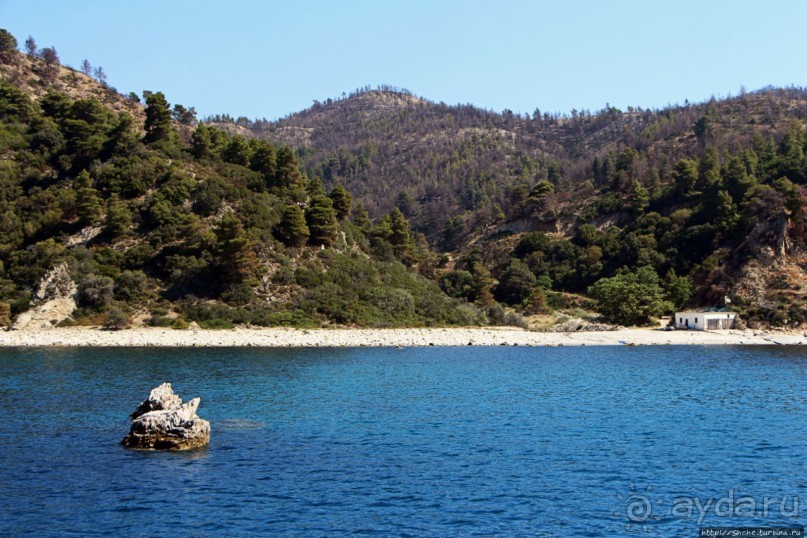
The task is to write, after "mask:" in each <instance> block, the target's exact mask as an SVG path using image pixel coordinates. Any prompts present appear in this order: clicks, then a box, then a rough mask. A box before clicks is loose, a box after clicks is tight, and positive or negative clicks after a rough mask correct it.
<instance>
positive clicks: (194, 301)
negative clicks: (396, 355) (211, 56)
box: [0, 31, 517, 328]
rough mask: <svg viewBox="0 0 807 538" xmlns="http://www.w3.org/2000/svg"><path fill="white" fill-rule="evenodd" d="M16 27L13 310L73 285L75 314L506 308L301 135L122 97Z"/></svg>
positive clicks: (225, 323)
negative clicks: (446, 286)
mask: <svg viewBox="0 0 807 538" xmlns="http://www.w3.org/2000/svg"><path fill="white" fill-rule="evenodd" d="M11 40H14V38H13V36H10V34H8V33H7V32H5V31H0V45H1V46H0V50H2V51H3V54H2V55H0V62H2V63H0V75H2V80H0V318H2V319H0V322H2V324H7V323H9V322H11V321H12V320H13V319H14V318H16V317H17V316H18V314H19V313H21V312H23V311H25V310H27V309H29V308H30V307H31V306H37V305H39V304H41V303H43V302H46V301H47V300H48V299H49V298H51V297H52V296H54V295H56V296H60V295H62V294H66V295H70V294H71V291H70V290H71V286H75V288H76V289H75V293H74V294H73V295H74V296H75V298H76V301H77V305H76V307H77V308H76V309H75V311H73V312H72V315H71V316H70V317H68V318H67V319H65V320H64V321H62V322H61V323H62V324H73V323H79V324H105V325H107V326H109V327H113V328H120V327H125V326H126V325H128V324H129V323H132V322H137V323H141V322H145V323H149V324H152V325H159V326H169V325H170V326H174V327H176V328H183V327H187V324H188V323H189V322H194V321H195V322H197V323H198V324H199V325H201V326H202V327H210V328H226V327H229V326H232V324H234V323H244V324H252V325H295V326H319V325H321V324H328V323H336V324H345V325H352V324H357V325H371V326H399V325H407V326H409V325H411V326H417V325H435V324H438V325H446V324H448V325H450V324H466V325H467V324H486V323H504V322H507V321H508V318H507V315H506V314H505V312H504V310H503V309H502V308H501V307H500V306H498V305H496V304H494V303H492V302H491V303H490V304H487V305H481V306H477V305H474V304H468V303H467V302H464V301H462V300H460V299H455V298H451V297H449V296H447V295H445V294H444V293H443V292H442V291H441V290H440V288H439V286H438V284H437V283H436V282H435V280H433V279H430V278H427V277H429V276H431V277H433V276H434V270H435V266H436V264H437V256H436V254H434V253H433V252H432V251H431V250H430V249H429V247H428V245H427V244H426V242H425V240H424V238H423V237H422V235H419V234H414V233H412V232H411V231H410V229H409V225H408V222H407V220H406V219H405V218H404V216H403V215H402V214H401V213H400V211H397V210H392V211H390V212H389V213H388V214H386V215H384V216H381V217H379V218H377V219H375V220H374V221H371V220H370V219H369V218H368V216H367V213H366V212H365V211H364V209H363V208H362V207H361V204H354V203H353V201H352V197H351V196H350V195H349V194H348V192H347V191H346V190H345V189H343V188H341V187H338V186H337V187H335V188H331V189H329V190H328V191H326V190H325V189H324V188H323V185H322V183H321V182H320V181H319V179H317V178H309V177H307V176H306V174H305V173H303V172H302V171H301V170H300V168H299V163H298V158H297V154H296V152H295V151H294V150H293V149H292V148H290V147H289V146H287V145H283V144H276V145H275V144H272V143H268V142H265V141H261V140H250V141H247V140H245V139H244V138H243V137H239V136H230V135H228V134H227V133H225V132H223V131H221V130H217V129H212V128H207V127H205V126H202V125H200V126H198V127H197V126H196V121H195V118H194V117H193V111H192V109H190V108H185V107H182V106H181V105H175V106H174V107H173V108H172V107H171V106H170V105H169V103H168V102H167V101H166V98H165V96H164V95H163V94H162V93H160V92H156V91H155V92H150V91H149V92H144V95H143V102H142V103H141V100H140V98H139V97H138V96H136V95H130V96H127V97H123V96H121V95H119V94H117V92H116V91H115V90H114V89H112V88H110V87H108V86H107V85H106V84H105V81H104V80H98V77H97V76H96V77H95V80H93V77H91V76H90V74H91V73H88V72H85V73H80V72H77V71H74V70H72V69H69V68H65V67H62V66H60V65H59V64H58V62H57V61H56V60H55V59H53V58H52V56H53V55H54V54H56V53H55V50H54V51H52V53H48V52H43V51H40V50H36V49H35V47H31V48H32V49H33V50H31V51H30V52H29V54H27V55H23V54H21V53H19V52H17V51H16V50H15V48H16V44H15V43H14V44H11V45H10V43H12V41H11ZM14 41H15V40H14ZM57 57H58V56H57ZM87 71H89V69H88V70H87ZM102 82H104V83H102ZM424 275H425V276H424ZM71 281H72V282H71ZM64 314H71V313H70V312H66V313H64ZM513 320H517V318H516V317H511V318H510V321H513ZM52 321H54V322H56V321H58V320H56V319H53V320H52Z"/></svg>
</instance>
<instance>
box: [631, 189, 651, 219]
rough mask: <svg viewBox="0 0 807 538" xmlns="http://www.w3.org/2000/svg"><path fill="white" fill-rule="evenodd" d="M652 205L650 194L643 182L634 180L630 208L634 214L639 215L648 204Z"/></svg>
mask: <svg viewBox="0 0 807 538" xmlns="http://www.w3.org/2000/svg"><path fill="white" fill-rule="evenodd" d="M648 205H650V195H649V194H648V192H647V189H645V188H644V187H643V186H642V184H641V183H639V182H638V181H636V180H634V181H633V183H632V184H631V189H630V208H631V211H632V212H633V214H634V216H639V215H641V214H642V213H644V211H645V209H647V206H648Z"/></svg>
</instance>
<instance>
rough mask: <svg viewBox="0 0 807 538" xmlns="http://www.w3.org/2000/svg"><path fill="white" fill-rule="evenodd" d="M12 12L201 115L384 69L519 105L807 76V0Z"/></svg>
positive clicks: (298, 96) (287, 104)
mask: <svg viewBox="0 0 807 538" xmlns="http://www.w3.org/2000/svg"><path fill="white" fill-rule="evenodd" d="M0 28H6V29H7V30H8V31H10V32H11V33H12V34H14V36H15V37H16V38H17V40H18V41H19V43H20V46H21V47H22V43H23V42H24V40H25V39H26V38H27V37H28V36H29V35H31V36H33V37H34V39H35V40H36V42H37V45H38V46H39V47H40V48H41V47H48V46H53V47H55V48H56V50H57V51H58V53H59V56H60V58H61V61H62V63H63V64H65V65H70V66H73V67H76V68H77V67H78V66H80V65H81V62H82V60H84V59H85V58H86V59H88V60H89V61H90V63H91V64H92V65H93V66H99V65H100V66H102V67H103V69H104V71H106V73H107V76H108V81H109V83H110V85H111V86H113V87H115V88H117V89H118V91H120V92H122V93H124V94H128V93H129V92H131V91H134V92H136V93H142V92H143V90H151V91H162V92H163V93H165V95H166V97H167V98H168V100H169V101H170V102H171V103H181V104H183V105H185V106H194V107H196V109H197V111H198V112H199V115H200V117H204V116H207V115H212V114H219V113H221V114H224V113H227V114H230V115H231V116H234V117H238V116H246V117H248V118H267V119H276V118H280V117H283V116H285V115H287V114H289V113H292V112H296V111H299V110H303V109H305V108H307V107H309V106H311V105H312V104H313V102H314V101H315V100H319V101H324V100H326V99H328V98H337V97H340V96H341V95H342V93H343V92H347V93H349V92H351V91H352V90H354V89H356V88H359V87H363V86H365V85H373V86H375V85H377V84H391V85H394V86H398V87H404V88H407V89H409V90H411V91H412V92H413V93H415V94H416V95H418V96H421V97H424V98H426V99H429V100H432V101H436V102H445V103H448V104H458V103H462V104H465V103H471V104H474V105H476V106H479V107H482V108H486V109H491V110H495V111H502V110H505V109H510V110H512V111H514V112H518V113H532V112H533V111H534V110H535V109H536V108H539V109H540V110H541V111H542V112H571V110H572V109H576V110H585V109H588V110H591V111H595V110H599V109H602V108H603V107H604V106H605V105H606V103H607V104H610V105H611V106H616V107H618V108H621V109H623V110H624V109H626V108H627V107H628V106H637V107H643V108H661V107H664V106H666V105H668V104H675V103H683V102H684V100H687V99H688V100H689V101H691V102H699V101H704V100H707V99H709V98H710V97H711V96H716V97H721V96H726V95H736V94H737V93H739V92H740V89H741V88H745V89H747V90H749V91H751V90H755V89H759V88H761V87H764V86H768V85H773V86H790V85H796V86H807V54H805V53H807V31H805V28H807V2H806V1H804V0H771V1H768V2H765V1H760V0H731V1H726V0H706V1H704V0H697V1H693V0H674V1H673V0H670V1H666V0H664V1H662V0H657V1H653V0H600V1H597V0H585V1H584V0H558V1H552V2H550V1H540V0H532V1H530V0H512V1H507V0H499V1H497V2H494V1H493V0H486V1H479V0H398V1H392V0H338V1H336V0H293V1H290V0H286V1H283V2H280V1H277V0H228V1H221V0H215V1H209V0H194V1H187V0H159V1H155V0H137V1H134V0H0Z"/></svg>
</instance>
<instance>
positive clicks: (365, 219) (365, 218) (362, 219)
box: [353, 201, 373, 233]
mask: <svg viewBox="0 0 807 538" xmlns="http://www.w3.org/2000/svg"><path fill="white" fill-rule="evenodd" d="M353 224H355V225H356V226H358V227H359V228H360V229H361V230H362V231H364V232H365V233H366V232H368V231H369V230H370V228H371V227H372V225H373V223H372V222H371V221H370V215H368V214H367V210H366V209H364V204H362V203H361V201H359V203H358V204H356V209H355V211H353Z"/></svg>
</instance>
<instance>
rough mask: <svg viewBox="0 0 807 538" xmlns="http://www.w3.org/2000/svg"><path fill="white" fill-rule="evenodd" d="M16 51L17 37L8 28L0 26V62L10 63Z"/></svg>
mask: <svg viewBox="0 0 807 538" xmlns="http://www.w3.org/2000/svg"><path fill="white" fill-rule="evenodd" d="M16 52H17V39H16V38H15V37H14V36H13V35H11V33H10V32H9V31H8V30H5V29H3V28H0V62H2V63H4V64H7V63H11V62H12V61H13V60H14V54H15V53H16Z"/></svg>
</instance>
